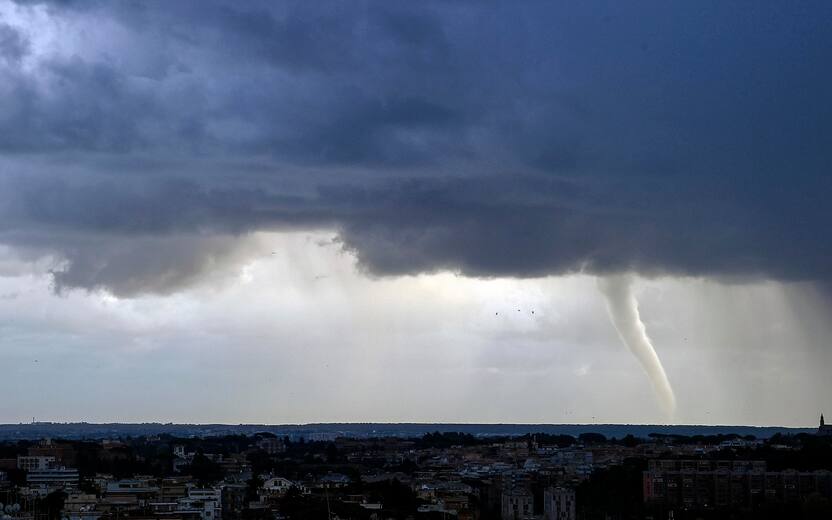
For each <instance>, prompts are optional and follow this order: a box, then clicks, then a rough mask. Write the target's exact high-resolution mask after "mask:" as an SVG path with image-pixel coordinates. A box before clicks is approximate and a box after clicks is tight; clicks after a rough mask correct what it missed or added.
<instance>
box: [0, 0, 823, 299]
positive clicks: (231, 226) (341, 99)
mask: <svg viewBox="0 0 832 520" xmlns="http://www.w3.org/2000/svg"><path fill="white" fill-rule="evenodd" d="M2 12H4V13H6V14H7V16H6V18H7V19H6V20H2V25H0V100H2V101H0V153H2V163H0V183H2V187H3V192H2V193H0V215H2V217H3V219H2V223H0V241H2V242H4V243H6V244H10V245H12V246H16V247H20V248H26V249H27V250H31V251H42V252H43V253H44V254H46V253H49V254H54V255H57V256H60V257H62V258H65V259H66V260H67V262H66V263H65V264H64V265H63V266H62V267H61V268H60V269H61V271H60V272H59V273H58V274H56V283H57V284H58V286H59V287H104V288H109V289H110V290H113V291H115V292H117V293H119V294H135V293H141V292H148V291H150V292H160V291H161V292H164V291H165V290H174V289H176V288H178V287H181V286H182V285H183V284H186V283H191V282H193V281H195V280H198V279H200V278H201V277H202V276H203V275H204V274H205V273H207V272H209V271H210V270H211V268H212V267H211V266H217V265H218V264H220V263H222V262H231V261H235V259H239V255H238V254H236V253H232V252H231V251H230V249H233V248H234V247H235V244H237V243H239V242H240V240H237V239H234V238H229V237H240V236H243V235H245V234H247V233H249V232H253V231H257V230H264V229H278V228H285V227H292V228H294V227H303V228H329V229H335V230H337V231H338V232H339V234H340V237H341V240H342V241H343V244H344V246H345V247H346V248H348V249H351V250H354V251H355V252H356V254H357V256H358V258H359V259H360V261H361V262H362V264H363V265H364V266H365V267H366V268H367V269H368V270H369V271H370V272H373V273H377V274H398V273H411V272H421V271H433V270H442V269H449V270H454V271H460V272H463V273H466V274H471V275H477V276H494V275H507V276H537V275H543V274H552V273H564V272H572V271H576V270H585V271H589V272H613V271H621V270H636V271H639V272H641V273H644V274H661V273H670V274H694V275H707V276H716V277H741V278H742V277H767V278H778V279H788V280H794V279H805V280H816V281H818V280H820V281H828V280H829V279H830V277H831V276H832V268H830V266H829V263H828V261H827V259H828V258H830V255H832V236H830V229H829V225H828V222H830V221H832V209H830V205H829V204H828V203H827V200H826V198H827V196H828V195H827V194H828V193H830V189H832V180H830V177H829V173H830V169H832V154H830V152H829V150H828V143H830V142H832V117H830V116H832V97H830V96H829V94H828V92H830V91H832V72H830V69H829V67H828V63H830V62H832V36H830V35H829V32H828V30H827V28H828V26H829V23H830V22H832V5H830V4H829V3H828V2H820V1H818V2H804V3H800V4H799V5H792V4H788V5H786V4H783V3H782V2H774V1H770V2H769V1H765V2H755V3H754V4H753V5H746V6H739V5H729V4H726V3H725V2H697V3H690V2H655V3H641V4H639V5H638V6H632V5H627V4H621V3H618V2H600V1H598V2H584V3H581V4H580V5H573V4H568V3H556V4H552V3H522V4H520V5H516V3H509V2H506V3H496V4H491V5H482V4H478V3H445V2H427V3H418V4H414V3H407V2H401V3H397V2H379V3H360V4H356V3H342V2H332V3H320V2H297V3H292V2H289V3H281V4H280V5H275V4H274V3H273V2H263V3H255V2H250V3H249V2H247V3H244V4H241V3H237V2H227V3H223V2H176V3H163V2H130V3H126V2H124V3H122V2H120V3H99V2H52V3H43V2H18V3H17V4H14V5H12V4H7V5H6V6H5V10H4V11H2ZM38 17H40V18H38ZM44 20H46V21H49V20H52V21H54V20H58V21H60V24H59V25H56V26H55V27H59V28H60V31H61V33H60V34H57V35H53V36H52V38H53V39H59V40H60V45H56V44H54V42H53V44H50V40H49V38H50V36H49V28H50V27H51V28H52V29H53V30H58V29H55V27H52V26H50V25H49V23H46V24H45V26H44ZM34 21H38V22H39V24H40V25H39V26H38V27H35V26H34V25H33V23H34ZM180 240H181V243H180V242H179V241H180ZM194 241H196V242H194ZM197 243H198V244H199V245H196V244H197ZM189 244H191V245H192V246H191V245H189ZM224 246H225V247H227V248H229V251H228V252H226V253H225V254H219V253H218V252H219V251H221V250H222V249H223V247H224ZM186 253H187V254H186ZM203 255H204V258H206V259H208V260H202V259H201V258H203ZM127 259H130V260H131V261H127Z"/></svg>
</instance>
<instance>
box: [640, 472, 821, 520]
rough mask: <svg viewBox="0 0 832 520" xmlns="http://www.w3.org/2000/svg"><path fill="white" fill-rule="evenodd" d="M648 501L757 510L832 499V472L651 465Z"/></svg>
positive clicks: (645, 478)
mask: <svg viewBox="0 0 832 520" xmlns="http://www.w3.org/2000/svg"><path fill="white" fill-rule="evenodd" d="M643 485H644V501H645V502H647V503H651V504H661V505H665V506H670V507H684V508H688V509H730V508H753V507H755V506H757V505H760V504H763V503H767V504H771V503H775V504H783V503H794V502H799V501H802V500H805V499H807V498H809V497H810V496H816V497H822V498H825V499H830V498H832V472H830V471H828V470H821V471H800V472H798V471H794V470H786V471H767V470H766V463H765V462H762V461H741V460H733V461H732V460H717V461H714V460H651V461H650V462H649V463H648V469H647V471H645V472H644V476H643Z"/></svg>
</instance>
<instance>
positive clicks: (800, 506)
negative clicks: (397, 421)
mask: <svg viewBox="0 0 832 520" xmlns="http://www.w3.org/2000/svg"><path fill="white" fill-rule="evenodd" d="M6 426H7V427H8V430H7V431H6V432H5V433H6V434H8V433H9V432H10V431H11V428H12V427H14V425H6ZM25 426H27V425H18V426H17V428H19V429H20V430H25ZM29 426H34V427H38V428H46V429H50V430H51V431H53V432H54V433H60V432H64V433H66V432H73V431H76V430H74V428H77V426H75V425H62V424H52V423H43V424H34V425H29ZM177 426H179V428H176V429H173V428H171V426H168V427H167V428H168V430H169V431H177V430H178V431H179V432H181V431H182V428H196V429H197V432H194V433H192V434H191V435H187V436H183V435H182V434H181V433H177V434H174V433H165V426H164V425H124V429H125V430H126V429H128V428H129V429H131V430H133V431H134V432H135V431H137V430H139V429H141V428H145V429H152V430H156V432H154V433H149V434H144V435H135V436H131V435H119V436H115V435H114V433H118V430H119V428H120V427H121V425H109V427H110V428H112V429H113V431H111V433H110V435H104V436H99V437H95V436H85V437H82V438H73V439H60V438H41V439H23V438H17V439H15V440H10V439H5V440H3V441H0V497H2V498H0V500H2V504H3V506H2V511H3V513H2V514H3V515H4V516H3V518H8V519H14V520H115V519H131V520H148V519H154V520H223V519H224V520H241V519H258V520H261V519H262V520H279V519H287V520H288V519H298V518H310V519H314V518H321V519H330V520H331V519H356V520H357V519H377V520H382V519H420V518H422V519H431V518H435V519H439V518H443V519H447V518H457V519H470V520H473V519H506V520H575V519H578V518H581V519H595V518H598V519H608V518H652V519H664V518H679V519H686V518H691V519H694V518H702V519H710V518H755V519H756V518H772V519H773V518H828V517H829V515H830V514H832V470H830V469H829V467H830V464H832V430H830V427H829V426H828V425H825V424H824V420H823V417H821V419H820V424H819V427H818V428H817V429H816V430H810V429H806V431H792V430H794V429H792V430H790V429H780V431H777V432H776V433H773V434H771V435H770V436H769V437H766V438H758V437H756V436H754V435H752V434H746V435H740V434H737V433H733V434H732V433H716V434H708V433H698V434H697V433H692V434H689V435H684V434H680V433H650V434H648V435H647V436H645V437H643V438H640V437H636V436H634V435H632V434H626V435H623V436H621V437H618V438H615V437H609V438H608V437H606V436H605V435H603V434H601V433H597V432H594V431H591V430H592V426H590V425H563V426H560V428H573V429H586V431H585V432H584V433H581V434H578V435H575V436H573V435H568V434H558V433H545V432H537V433H534V432H529V433H525V434H519V433H515V434H511V435H505V434H504V435H499V434H493V433H490V434H489V433H479V434H472V433H464V432H454V431H449V430H448V429H447V427H445V428H443V430H444V431H442V432H440V431H439V430H435V431H432V432H431V431H430V427H431V426H437V427H442V426H443V425H418V426H417V425H399V426H398V427H399V428H402V426H405V428H403V429H401V430H399V432H398V433H394V432H393V429H395V428H396V427H397V426H396V425H388V428H390V430H389V431H386V432H384V431H380V430H381V429H382V428H383V427H384V425H374V426H375V428H373V430H369V429H365V428H361V425H357V426H359V427H358V428H357V429H355V430H350V429H349V427H350V425H340V427H341V428H344V429H342V430H339V431H334V430H333V429H331V428H322V427H316V426H315V425H306V426H296V427H294V428H287V427H280V426H274V427H263V426H261V428H262V429H263V431H257V432H255V433H251V431H248V432H245V433H232V432H234V431H235V429H237V430H238V431H239V429H241V428H245V429H250V430H252V431H253V430H255V429H257V426H245V425H240V426H237V427H232V426H229V427H226V428H227V429H225V430H223V427H222V426H221V425H214V426H213V427H212V428H213V431H212V433H211V434H210V435H206V434H205V431H204V430H203V431H202V432H198V428H199V427H195V426H190V427H188V426H184V425H181V426H180V425H177ZM484 426H485V425H480V426H472V427H470V429H472V430H475V431H476V430H479V431H481V432H482V431H485V429H486V428H487V426H485V427H484ZM607 426H608V427H609V426H610V425H607ZM511 427H512V428H513V429H514V430H515V431H521V430H522V429H523V426H522V425H512V426H511ZM416 428H419V429H422V430H427V431H428V432H427V433H423V434H421V435H420V434H417V433H415V432H414V431H413V430H414V429H416ZM549 428H550V429H552V428H554V429H557V428H559V427H558V426H557V425H551V426H550V427H549ZM617 428H619V431H622V432H623V431H627V430H628V427H627V426H626V425H620V426H617ZM641 428H649V426H646V425H645V426H642V427H641ZM687 428H688V430H689V431H691V432H694V431H697V430H698V431H707V428H704V427H700V428H698V429H697V428H696V427H687ZM725 428H726V429H727V428H728V427H725ZM20 430H19V431H18V432H17V433H18V434H19V433H21V431H20ZM269 430H271V431H269ZM408 430H410V432H409V433H407V431H408ZM196 433H202V435H197V434H196ZM99 435H101V434H99Z"/></svg>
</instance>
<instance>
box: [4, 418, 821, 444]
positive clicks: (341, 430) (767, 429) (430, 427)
mask: <svg viewBox="0 0 832 520" xmlns="http://www.w3.org/2000/svg"><path fill="white" fill-rule="evenodd" d="M435 431H439V432H464V433H470V434H472V435H476V436H498V435H503V436H505V435H509V436H510V435H523V434H525V433H549V434H561V435H573V436H577V435H579V434H581V433H588V432H594V433H600V434H602V435H604V436H606V437H608V438H609V437H617V438H620V437H623V436H625V435H628V434H632V435H634V436H636V437H642V438H646V437H647V436H648V435H649V434H651V433H661V434H676V435H717V434H728V433H736V434H739V435H743V436H745V435H754V436H755V437H757V438H761V439H763V438H768V437H771V436H772V435H774V434H776V433H783V434H797V433H812V432H814V431H816V429H815V428H786V427H782V426H700V425H660V424H448V423H437V424H430V423H320V424H239V425H232V424H161V423H102V424H94V423H42V422H36V423H28V424H0V440H14V439H40V438H44V437H51V438H65V439H104V438H115V437H128V436H130V437H137V436H141V435H163V434H168V435H173V436H178V437H211V436H217V435H230V434H247V435H250V434H253V433H257V432H271V433H275V434H278V435H288V436H290V437H293V438H299V437H307V438H308V437H309V436H311V435H312V434H324V435H325V436H328V435H332V434H336V435H338V436H344V437H393V436H397V437H420V436H422V435H424V434H425V433H428V432H435Z"/></svg>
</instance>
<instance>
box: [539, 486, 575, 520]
mask: <svg viewBox="0 0 832 520" xmlns="http://www.w3.org/2000/svg"><path fill="white" fill-rule="evenodd" d="M543 518H544V520H575V518H576V510H575V490H574V489H570V488H563V487H555V488H548V489H546V491H544V492H543Z"/></svg>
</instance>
